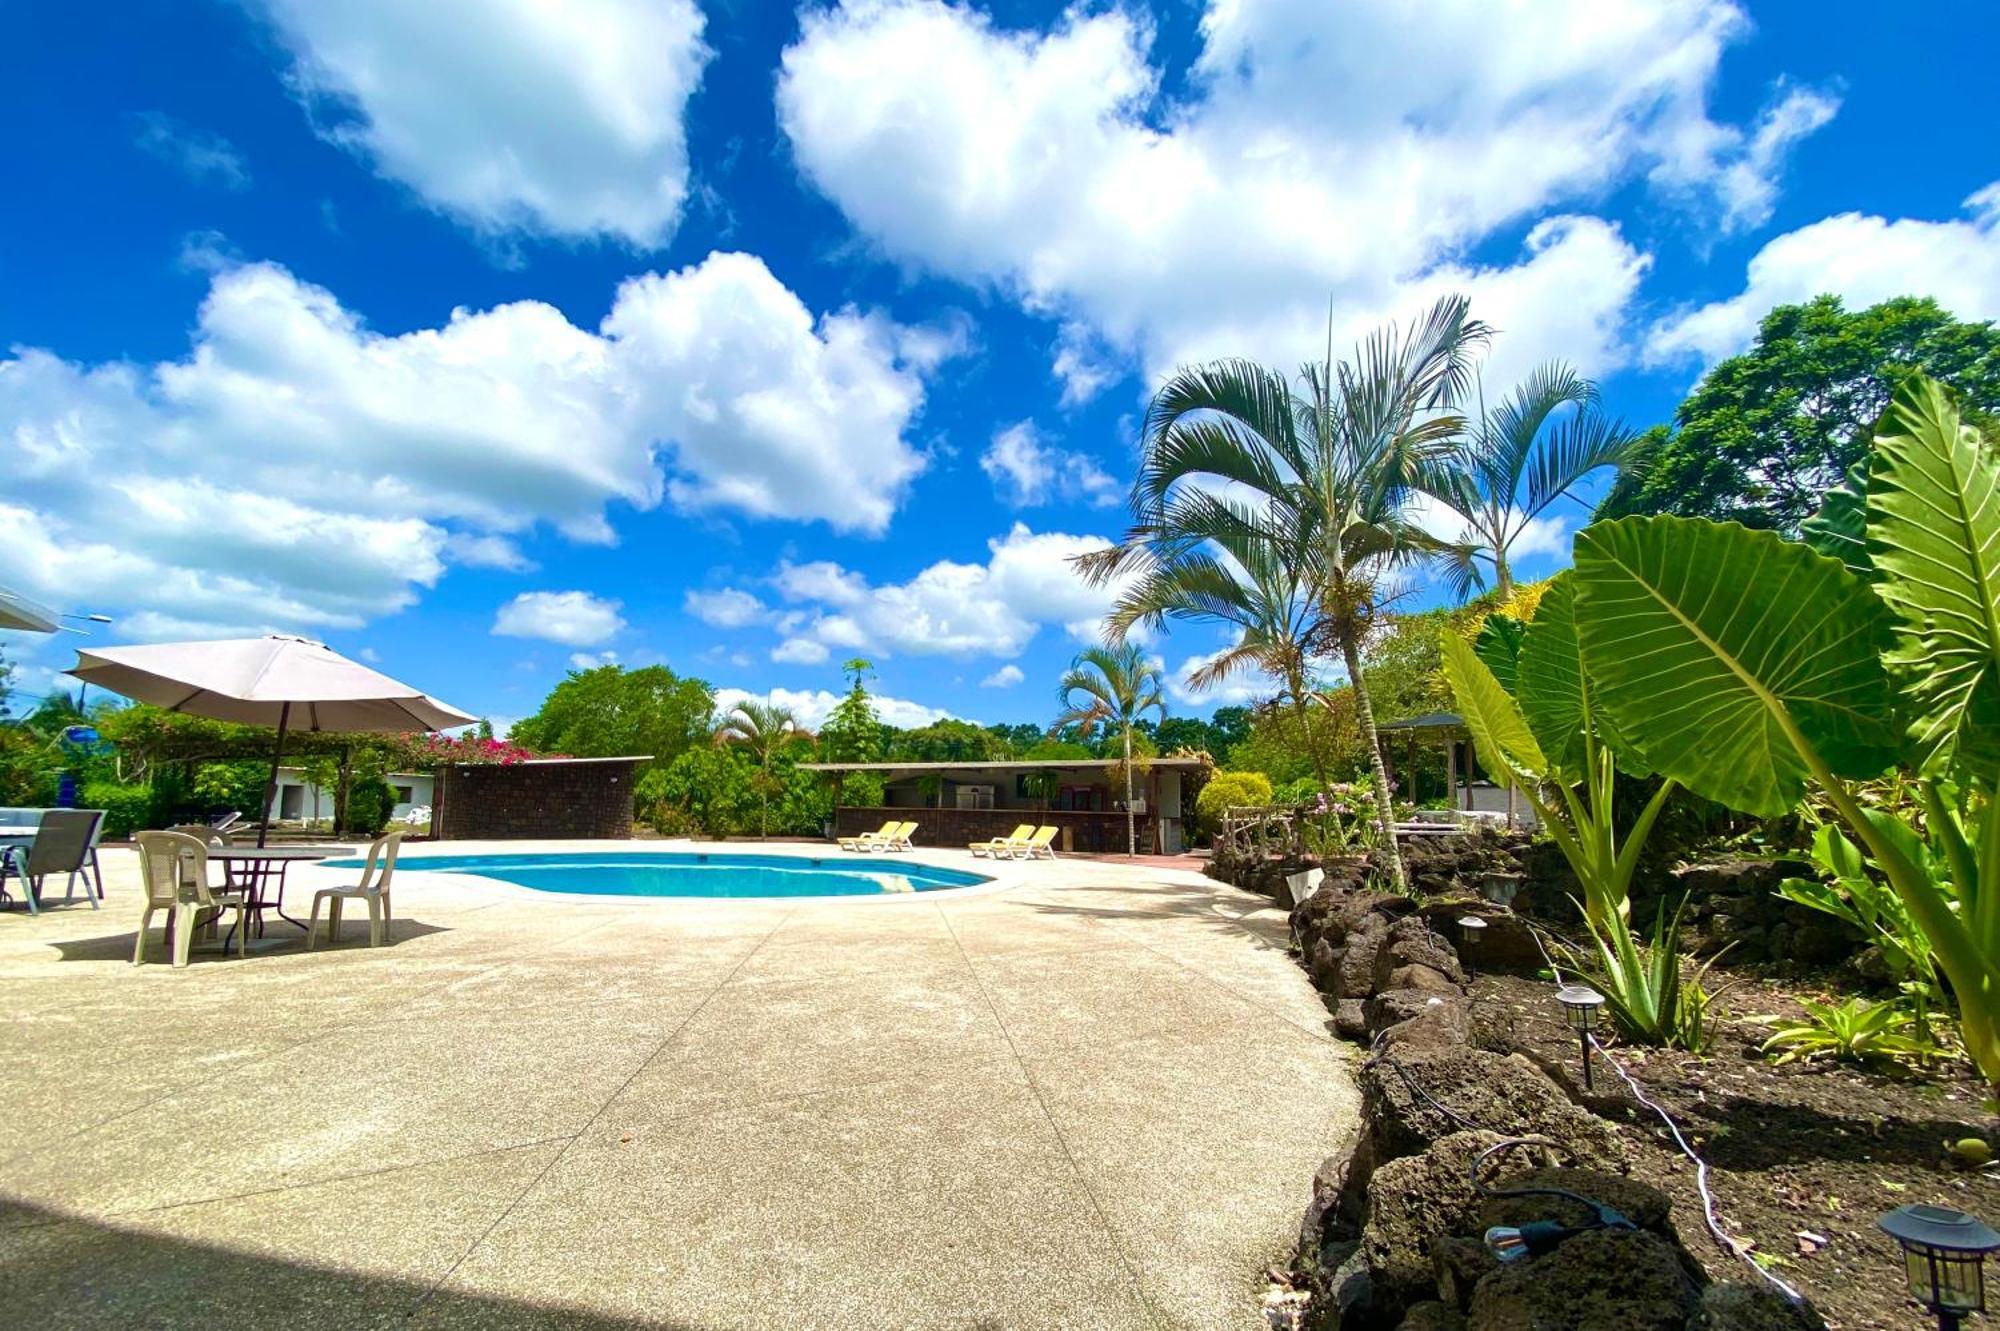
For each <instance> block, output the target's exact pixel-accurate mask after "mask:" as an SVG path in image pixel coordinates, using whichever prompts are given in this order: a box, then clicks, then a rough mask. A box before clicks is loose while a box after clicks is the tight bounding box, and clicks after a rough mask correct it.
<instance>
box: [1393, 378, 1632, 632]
mask: <svg viewBox="0 0 2000 1331" xmlns="http://www.w3.org/2000/svg"><path fill="white" fill-rule="evenodd" d="M1639 438H1640V436H1639V435H1636V434H1634V433H1633V432H1632V431H1631V430H1629V429H1627V428H1626V427H1625V423H1624V422H1623V421H1619V420H1614V419H1612V418H1611V417H1608V416H1606V415H1605V414H1604V413H1603V412H1602V411H1600V410H1599V409H1598V397H1597V385H1596V384H1594V383H1592V382H1591V381H1590V380H1588V379H1585V378H1583V377H1582V376H1581V375H1579V374H1578V373H1577V372H1576V371H1575V370H1574V369H1572V368H1570V367H1569V366H1568V365H1565V364H1564V363H1563V362H1561V361H1551V362H1549V363H1548V364H1546V365H1543V366H1540V367H1538V368H1537V369H1536V370H1535V372H1534V373H1533V374H1530V375H1529V376H1528V377H1527V378H1526V379H1524V380H1523V381H1522V382H1521V383H1519V384H1517V385H1516V386H1515V388H1514V392H1513V394H1512V395H1511V396H1509V397H1508V398H1507V400H1506V401H1504V402H1502V403H1501V404H1500V405H1499V406H1497V407H1494V408H1493V409H1492V410H1491V411H1486V412H1482V414H1481V418H1480V421H1479V423H1478V425H1477V426H1476V427H1475V428H1474V430H1473V432H1472V437H1471V438H1470V439H1469V440H1467V442H1466V446H1465V451H1464V455H1463V456H1462V457H1460V458H1459V459H1457V460H1456V461H1455V464H1454V465H1450V466H1447V467H1443V468H1440V469H1438V470H1437V471H1436V472H1434V473H1433V474H1432V475H1430V476H1428V477H1427V478H1426V483H1425V486H1424V488H1425V489H1427V490H1429V491H1430V492H1431V493H1432V494H1433V495H1435V496H1436V497H1437V498H1438V499H1439V500H1441V501H1442V502H1443V503H1444V504H1445V505H1446V506H1447V507H1449V508H1450V509H1451V510H1452V511H1453V512H1455V513H1457V514H1458V515H1459V516H1460V517H1462V518H1464V519H1465V526H1466V535H1465V537H1464V539H1463V541H1462V543H1461V544H1459V545H1457V546H1454V547H1451V548H1450V549H1449V550H1448V551H1447V552H1446V553H1447V559H1448V563H1447V572H1448V574H1449V576H1450V580H1451V584H1452V590H1453V591H1454V592H1455V593H1456V594H1457V595H1458V597H1459V599H1460V600H1464V599H1466V598H1467V597H1469V596H1471V595H1472V594H1473V593H1474V592H1477V591H1480V590H1483V588H1484V586H1485V581H1486V580H1485V576H1484V574H1483V572H1482V570H1481V565H1482V564H1483V565H1485V566H1487V567H1490V568H1491V569H1492V570H1493V584H1494V587H1495V588H1496V589H1497V590H1498V591H1499V592H1500V594H1501V595H1502V596H1505V595H1506V594H1507V593H1508V592H1510V591H1512V590H1513V587H1514V574H1513V570H1512V569H1511V568H1510V567H1509V566H1508V563H1507V554H1508V551H1510V550H1511V549H1512V548H1513V545H1514V542H1515V541H1517V540H1519V539H1520V536H1521V533H1522V532H1524V531H1526V530H1527V528H1528V524H1529V523H1531V522H1533V521H1534V520H1535V519H1536V518H1538V517H1540V516H1541V515H1542V511H1543V510H1544V509H1546V508H1548V507H1549V505H1551V504H1553V503H1555V502H1556V500H1558V499H1560V498H1562V497H1563V496H1564V495H1566V494H1568V493H1570V491H1571V490H1572V489H1574V488H1575V487H1576V485H1577V483H1578V482H1580V481H1582V480H1583V478H1584V477H1586V476H1588V475H1590V474H1591V473H1592V472H1594V471H1597V470H1600V469H1601V468H1605V467H1610V468H1612V469H1613V470H1614V471H1616V472H1618V473H1620V474H1623V473H1624V472H1625V471H1626V470H1627V469H1628V468H1630V467H1632V466H1633V465H1634V464H1635V462H1636V460H1637V446H1638V440H1639Z"/></svg>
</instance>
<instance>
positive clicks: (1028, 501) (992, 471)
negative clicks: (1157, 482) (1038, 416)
mask: <svg viewBox="0 0 2000 1331" xmlns="http://www.w3.org/2000/svg"><path fill="white" fill-rule="evenodd" d="M979 469H980V470H981V471H983V472H985V473H986V475H987V476H988V478H990V479H991V480H992V482H993V489H994V491H995V493H997V494H998V495H999V496H1000V498H1001V501H1002V502H1004V503H1006V504H1008V505H1010V506H1011V507H1014V508H1031V507H1033V506H1035V505H1037V504H1046V503H1050V502H1052V501H1057V500H1065V501H1068V502H1071V503H1077V502H1081V503H1087V504H1092V505H1095V506H1097V507H1099V508H1103V507H1105V506H1107V505H1111V504H1115V503H1117V502H1118V482H1116V481H1114V480H1112V479H1111V477H1109V476H1107V475H1106V474H1105V472H1104V469H1103V468H1102V467H1100V466H1098V465H1097V462H1096V461H1095V459H1093V458H1091V457H1089V456H1088V455H1087V454H1083V453H1071V452H1066V451H1065V450H1063V449H1060V448H1055V447H1052V446H1050V445H1048V444H1045V443H1043V442H1042V437H1041V433H1040V432H1039V431H1037V430H1036V429H1035V427H1034V425H1033V423H1032V422H1029V421H1018V422H1016V423H1015V424H1013V425H1010V426H1008V427H1007V428H1006V429H1004V430H1001V431H999V432H998V433H996V434H995V435H994V436H993V442H992V443H991V444H989V445H988V446H987V448H986V452H985V453H984V454H982V455H981V456H980V459H979Z"/></svg>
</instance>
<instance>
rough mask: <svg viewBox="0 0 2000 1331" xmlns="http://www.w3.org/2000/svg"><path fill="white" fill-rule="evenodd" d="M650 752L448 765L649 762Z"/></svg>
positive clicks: (536, 765)
mask: <svg viewBox="0 0 2000 1331" xmlns="http://www.w3.org/2000/svg"><path fill="white" fill-rule="evenodd" d="M651 761H653V755H652V754H650V753H627V754H621V755H620V756H618V757H616V758H523V759H521V761H520V762H517V763H446V764H445V766H447V767H551V766H554V765H555V764H557V763H649V762H651Z"/></svg>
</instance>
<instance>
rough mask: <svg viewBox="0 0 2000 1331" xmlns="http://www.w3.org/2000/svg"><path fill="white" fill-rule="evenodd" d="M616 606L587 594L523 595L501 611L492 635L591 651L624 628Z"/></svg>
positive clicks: (497, 616)
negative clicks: (557, 643) (546, 641)
mask: <svg viewBox="0 0 2000 1331" xmlns="http://www.w3.org/2000/svg"><path fill="white" fill-rule="evenodd" d="M618 610H619V603H618V602H617V601H611V600H606V599H604V598H602V597H598V596H593V595H591V594H590V593H589V592H522V593H521V594H520V595H519V596H516V597H515V598H514V599H513V600H511V601H509V602H507V604H505V605H503V606H501V607H500V613H499V614H497V615H495V616H494V617H493V632H494V633H496V634H498V635H499V636H501V637H504V638H544V639H547V640H548V641H549V642H561V643H567V644H569V645H570V646H572V647H593V646H595V645H597V644H598V643H600V642H603V641H604V640H605V639H607V638H611V637H614V636H616V635H617V634H618V633H619V631H620V630H622V629H623V628H624V627H625V620H624V618H623V617H622V616H620V615H619V613H618Z"/></svg>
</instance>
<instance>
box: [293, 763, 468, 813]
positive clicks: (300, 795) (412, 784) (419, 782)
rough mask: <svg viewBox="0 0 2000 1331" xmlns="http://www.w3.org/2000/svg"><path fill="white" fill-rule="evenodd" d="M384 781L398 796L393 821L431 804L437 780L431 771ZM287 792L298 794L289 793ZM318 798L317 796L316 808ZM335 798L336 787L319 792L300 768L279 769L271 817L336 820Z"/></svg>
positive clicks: (397, 776) (406, 774) (397, 774)
mask: <svg viewBox="0 0 2000 1331" xmlns="http://www.w3.org/2000/svg"><path fill="white" fill-rule="evenodd" d="M384 780H386V781H388V783H389V786H390V788H391V789H393V790H395V792H396V797H397V798H396V807H395V808H394V809H393V810H391V812H390V814H389V817H390V818H391V819H399V818H407V817H409V816H410V810H411V809H413V808H415V807H416V806H417V805H420V804H421V805H425V806H429V805H430V804H431V803H432V792H433V787H434V784H435V782H434V778H433V777H432V776H431V775H430V773H428V772H396V773H392V774H391V775H389V776H388V777H385V778H384ZM288 790H289V791H294V792H296V793H295V794H288V793H287V791H288ZM406 791H407V794H408V798H407V799H405V798H404V797H403V796H404V794H405V792H406ZM315 796H317V797H318V806H317V809H315V806H314V797H315ZM333 799H334V788H333V787H331V786H329V787H327V788H326V789H325V790H320V789H319V788H318V787H316V786H314V785H313V784H312V783H311V782H310V781H307V780H306V779H305V774H304V773H303V772H302V771H300V770H299V769H298V768H296V767H280V768H279V769H278V791H277V794H276V796H275V797H274V798H273V800H272V803H271V809H270V814H271V816H273V817H276V818H278V819H281V820H295V819H301V818H331V817H333Z"/></svg>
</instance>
